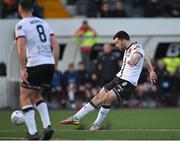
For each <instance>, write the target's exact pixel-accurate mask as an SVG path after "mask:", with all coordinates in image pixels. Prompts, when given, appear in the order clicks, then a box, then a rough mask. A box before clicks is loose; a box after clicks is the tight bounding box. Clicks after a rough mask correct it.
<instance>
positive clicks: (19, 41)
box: [17, 37, 26, 71]
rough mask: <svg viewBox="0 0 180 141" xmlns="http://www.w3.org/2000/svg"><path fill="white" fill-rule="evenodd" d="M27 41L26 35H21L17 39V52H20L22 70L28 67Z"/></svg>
mask: <svg viewBox="0 0 180 141" xmlns="http://www.w3.org/2000/svg"><path fill="white" fill-rule="evenodd" d="M25 42H26V39H25V38H24V37H20V38H18V39H17V52H18V57H19V63H20V70H21V71H23V70H25V68H26V49H25Z"/></svg>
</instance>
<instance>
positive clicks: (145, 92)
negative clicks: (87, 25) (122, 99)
mask: <svg viewBox="0 0 180 141" xmlns="http://www.w3.org/2000/svg"><path fill="white" fill-rule="evenodd" d="M148 78H149V73H148V71H147V69H145V68H143V70H142V72H141V75H140V77H139V81H138V85H137V88H136V91H135V96H136V99H137V100H138V101H137V103H136V106H137V107H141V106H149V107H150V106H151V105H152V103H153V101H155V100H156V94H157V87H156V86H155V85H152V84H151V83H150V81H149V79H148ZM153 106H155V102H154V104H153Z"/></svg>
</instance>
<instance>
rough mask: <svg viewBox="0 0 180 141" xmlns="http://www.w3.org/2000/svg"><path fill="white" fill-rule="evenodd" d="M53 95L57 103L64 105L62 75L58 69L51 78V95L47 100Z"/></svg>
mask: <svg viewBox="0 0 180 141" xmlns="http://www.w3.org/2000/svg"><path fill="white" fill-rule="evenodd" d="M53 97H55V98H56V99H57V100H58V103H60V104H61V106H62V107H65V104H66V101H65V95H64V92H63V75H62V73H61V72H60V71H58V70H56V71H55V72H54V76H53V79H52V84H51V95H50V100H49V102H51V101H52V98H53Z"/></svg>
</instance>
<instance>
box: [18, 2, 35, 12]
mask: <svg viewBox="0 0 180 141" xmlns="http://www.w3.org/2000/svg"><path fill="white" fill-rule="evenodd" d="M19 6H20V7H21V8H22V9H23V10H24V11H26V12H29V11H31V10H32V9H33V1H32V0H20V1H19Z"/></svg>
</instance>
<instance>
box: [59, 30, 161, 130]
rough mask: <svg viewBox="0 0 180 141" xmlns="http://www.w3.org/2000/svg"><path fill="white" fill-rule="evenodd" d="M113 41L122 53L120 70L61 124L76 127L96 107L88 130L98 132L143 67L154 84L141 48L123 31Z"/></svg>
mask: <svg viewBox="0 0 180 141" xmlns="http://www.w3.org/2000/svg"><path fill="white" fill-rule="evenodd" d="M113 39H114V43H115V45H116V47H117V48H118V49H120V50H123V51H124V57H123V64H122V67H121V70H120V71H119V72H118V73H117V74H116V76H115V77H114V79H113V80H112V81H111V82H109V83H107V84H106V85H105V86H104V87H103V88H102V89H101V90H100V92H99V93H98V94H97V95H96V96H95V97H94V98H93V99H92V100H91V102H89V103H88V104H86V105H85V106H84V107H83V108H82V109H81V110H80V111H78V112H77V113H76V114H75V115H74V116H72V117H70V118H68V119H66V120H63V121H60V123H61V124H74V125H78V124H79V121H80V119H81V118H83V117H84V116H85V115H87V114H88V113H90V112H92V111H94V110H95V109H96V108H97V107H101V108H100V111H99V113H98V116H97V118H96V120H95V121H94V123H93V124H92V126H91V128H90V130H92V131H93V130H99V129H100V125H101V122H102V121H103V119H104V118H105V117H106V115H107V114H108V112H109V110H110V107H111V105H112V104H113V103H115V102H116V101H121V100H122V99H125V98H127V97H129V96H130V94H132V93H133V91H134V90H135V88H136V86H137V82H138V79H139V76H140V73H141V71H142V68H143V65H144V66H145V67H146V68H147V69H148V71H149V75H150V79H151V82H152V83H155V82H156V79H157V76H156V73H155V72H154V71H153V68H152V65H151V62H150V60H149V58H148V57H146V56H145V54H144V50H143V48H142V46H141V45H140V44H138V43H137V42H131V41H130V37H129V35H128V33H126V32H125V31H119V32H117V33H116V34H115V35H114V37H113ZM109 75H111V74H109Z"/></svg>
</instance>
